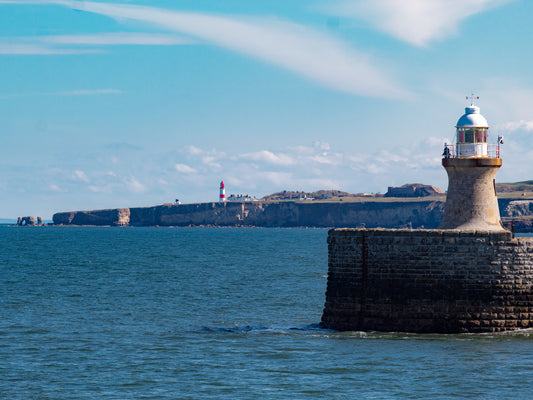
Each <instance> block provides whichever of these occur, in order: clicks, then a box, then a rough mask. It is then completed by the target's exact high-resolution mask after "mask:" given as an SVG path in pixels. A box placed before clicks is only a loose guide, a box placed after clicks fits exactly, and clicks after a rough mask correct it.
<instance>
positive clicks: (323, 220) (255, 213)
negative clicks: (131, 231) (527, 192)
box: [53, 199, 533, 232]
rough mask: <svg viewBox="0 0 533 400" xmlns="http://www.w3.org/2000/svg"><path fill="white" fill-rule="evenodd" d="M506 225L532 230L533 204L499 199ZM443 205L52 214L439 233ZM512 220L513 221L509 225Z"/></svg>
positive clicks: (114, 220) (137, 221)
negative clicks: (400, 229) (406, 229)
mask: <svg viewBox="0 0 533 400" xmlns="http://www.w3.org/2000/svg"><path fill="white" fill-rule="evenodd" d="M498 203H499V208H500V215H501V217H502V221H503V223H504V225H505V226H506V227H507V228H508V229H511V224H512V223H514V227H515V231H516V232H532V231H533V219H532V218H533V200H522V199H499V200H498ZM443 211H444V201H431V200H425V201H424V200H420V201H365V202H353V203H351V202H330V203H322V202H305V201H282V202H242V203H239V202H226V203H196V204H184V205H175V204H164V205H160V206H154V207H143V208H116V209H109V210H93V211H70V212H60V213H57V214H54V217H53V221H54V224H55V225H95V226H264V227H317V228H329V227H346V228H354V227H355V228H357V227H366V228H422V227H424V228H427V229H434V228H437V227H438V226H439V224H440V221H441V220H442V215H443ZM513 221H514V222H513Z"/></svg>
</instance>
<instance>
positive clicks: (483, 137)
mask: <svg viewBox="0 0 533 400" xmlns="http://www.w3.org/2000/svg"><path fill="white" fill-rule="evenodd" d="M476 133H477V135H476V136H477V142H478V143H486V142H487V131H486V130H485V129H479V130H478V131H477V132H476Z"/></svg>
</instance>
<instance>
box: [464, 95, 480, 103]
mask: <svg viewBox="0 0 533 400" xmlns="http://www.w3.org/2000/svg"><path fill="white" fill-rule="evenodd" d="M466 99H467V100H468V99H470V105H471V106H473V105H474V100H479V96H474V93H473V92H472V95H471V96H470V97H468V96H466Z"/></svg>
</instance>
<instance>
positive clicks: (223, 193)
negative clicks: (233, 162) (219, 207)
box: [218, 181, 226, 201]
mask: <svg viewBox="0 0 533 400" xmlns="http://www.w3.org/2000/svg"><path fill="white" fill-rule="evenodd" d="M218 201H226V187H225V186H224V181H222V182H220V196H219V197H218Z"/></svg>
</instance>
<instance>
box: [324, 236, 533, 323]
mask: <svg viewBox="0 0 533 400" xmlns="http://www.w3.org/2000/svg"><path fill="white" fill-rule="evenodd" d="M328 248H329V272H328V283H327V291H326V302H325V307H324V312H323V315H322V322H321V325H322V326H323V327H324V328H330V329H336V330H363V331H366V330H375V331H402V332H419V333H424V332H426V333H429V332H435V333H461V332H474V333H475V332H498V331H504V330H515V329H522V328H532V327H533V238H512V234H511V233H510V232H507V231H501V232H463V231H454V230H384V229H332V230H330V231H329V235H328Z"/></svg>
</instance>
